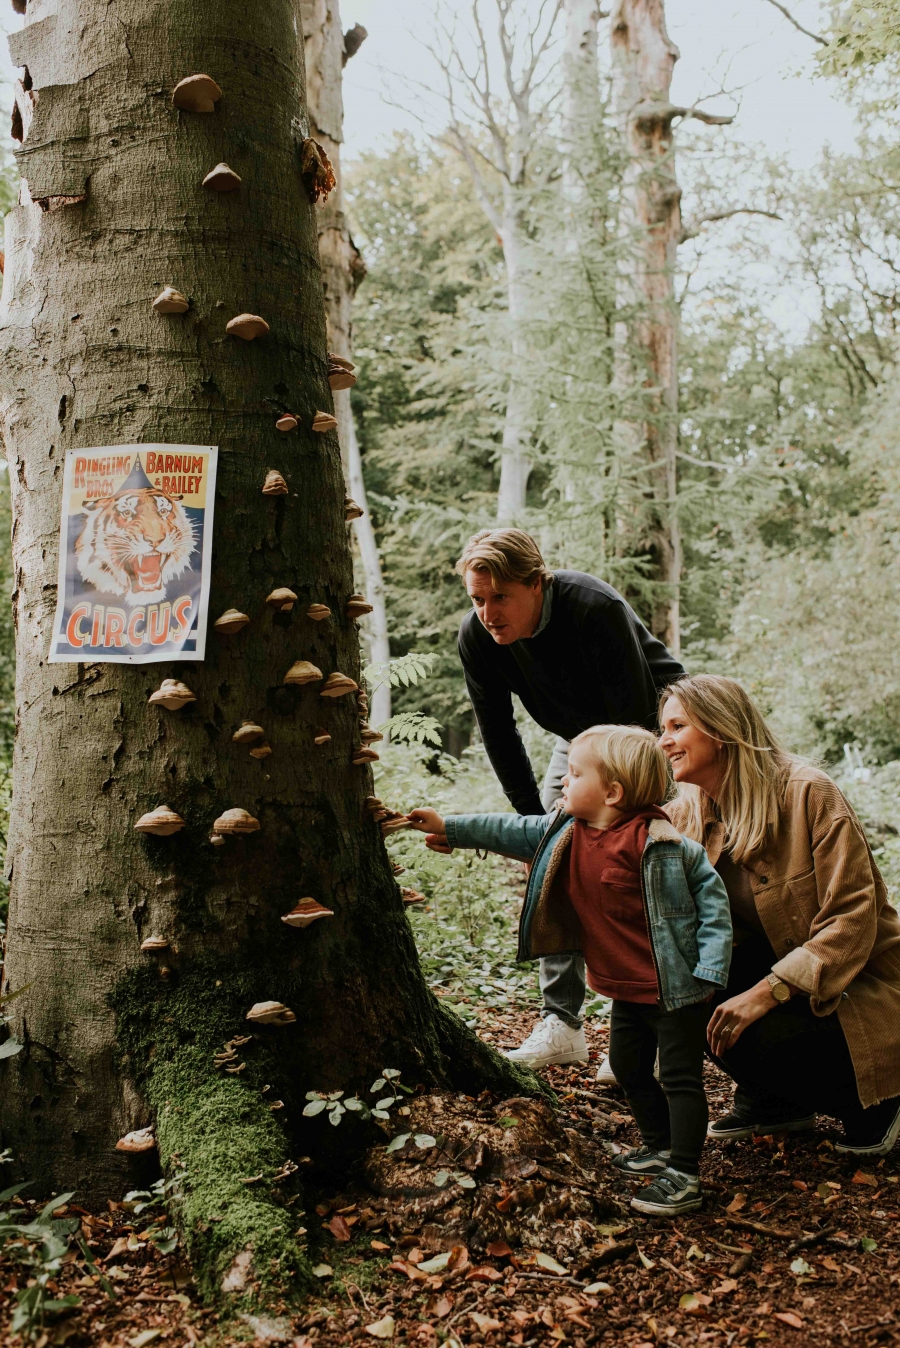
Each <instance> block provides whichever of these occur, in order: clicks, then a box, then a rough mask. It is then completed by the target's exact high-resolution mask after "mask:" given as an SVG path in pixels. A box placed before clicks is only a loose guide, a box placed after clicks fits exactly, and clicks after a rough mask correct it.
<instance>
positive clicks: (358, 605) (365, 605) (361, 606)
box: [344, 594, 372, 618]
mask: <svg viewBox="0 0 900 1348" xmlns="http://www.w3.org/2000/svg"><path fill="white" fill-rule="evenodd" d="M344 612H345V613H346V615H347V617H348V618H363V617H365V615H366V614H367V613H371V612H372V605H371V604H370V603H369V601H368V599H366V597H365V595H362V594H351V596H350V598H349V599H348V600H347V602H346V604H345V605H344Z"/></svg>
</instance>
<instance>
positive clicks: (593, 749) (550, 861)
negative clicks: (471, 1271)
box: [410, 725, 732, 1216]
mask: <svg viewBox="0 0 900 1348" xmlns="http://www.w3.org/2000/svg"><path fill="white" fill-rule="evenodd" d="M667 787H668V777H667V765H666V759H665V755H664V754H663V752H662V750H661V749H660V747H659V745H658V743H657V741H656V738H655V736H653V735H652V734H651V733H650V732H649V731H648V730H641V729H639V728H637V727H632V726H611V725H601V726H593V727H592V728H591V729H590V730H585V731H584V732H583V734H581V735H578V736H577V738H576V739H574V740H573V741H572V744H571V747H570V749H569V770H568V773H567V775H566V776H565V778H564V779H563V797H562V805H563V808H562V809H560V808H559V807H557V808H556V809H555V810H554V811H553V812H552V813H550V814H548V815H514V814H482V815H471V814H458V815H449V816H448V817H447V818H446V819H443V818H441V816H440V815H439V814H437V812H436V811H434V810H429V809H419V810H413V811H412V812H411V814H410V819H411V821H412V822H413V824H414V825H415V827H416V828H418V829H419V830H420V831H421V832H424V833H427V834H428V835H429V836H428V838H427V839H426V843H427V845H428V846H429V847H430V848H431V849H432V850H433V851H438V852H448V851H452V850H453V848H456V847H480V848H483V849H485V850H487V851H491V852H500V853H503V854H505V855H506V856H511V857H516V858H520V859H521V860H523V861H530V862H532V863H533V864H532V867H531V873H530V875H529V879H528V887H527V890H526V893H525V902H524V905H523V908H522V916H521V920H520V925H519V954H518V958H519V959H520V960H527V959H536V958H537V957H538V956H540V955H551V954H559V953H561V952H563V951H571V950H580V951H583V953H584V958H585V963H586V965H587V971H588V983H589V985H590V987H591V988H592V989H593V990H594V991H595V992H599V993H602V994H603V995H604V996H607V997H611V998H612V1014H611V1019H610V1043H609V1053H610V1065H611V1067H612V1069H613V1071H614V1072H615V1075H616V1080H617V1081H618V1082H619V1084H620V1085H621V1087H622V1089H623V1090H624V1092H625V1095H626V1097H627V1099H628V1104H629V1106H630V1107H631V1111H632V1113H633V1115H634V1117H635V1120H636V1122H637V1125H638V1128H639V1129H640V1134H641V1138H642V1140H643V1146H641V1147H637V1148H634V1149H632V1150H631V1151H627V1152H623V1153H622V1154H620V1155H618V1156H615V1157H613V1161H612V1164H613V1165H614V1166H617V1167H618V1169H620V1170H622V1171H624V1172H625V1173H626V1174H629V1175H636V1176H645V1175H646V1176H652V1177H653V1180H652V1183H650V1184H649V1185H648V1186H646V1187H645V1188H643V1189H642V1190H641V1191H640V1193H639V1194H638V1195H637V1196H636V1197H635V1198H633V1199H632V1207H634V1208H636V1209H637V1210H638V1211H639V1212H647V1213H653V1214H655V1215H664V1216H674V1215H676V1214H678V1213H682V1212H689V1211H691V1210H692V1209H694V1208H698V1207H699V1206H700V1204H701V1202H702V1193H701V1189H700V1178H699V1169H700V1153H701V1150H702V1148H703V1141H704V1138H705V1137H706V1128H707V1123H708V1117H709V1116H708V1110H707V1104H706V1095H705V1092H704V1090H703V1055H704V1045H705V1042H706V1025H707V1021H708V1019H709V1013H710V1006H709V999H710V997H711V996H712V994H713V991H714V989H715V988H716V987H723V988H724V987H725V986H726V983H727V981H728V966H729V963H730V960H731V944H732V934H731V915H730V912H729V905H728V895H727V893H726V892H725V886H724V885H723V883H722V881H721V880H720V879H719V877H718V875H717V874H716V872H715V871H714V870H713V868H712V866H711V865H710V863H709V860H708V859H707V856H706V853H705V851H704V850H703V848H702V847H701V846H700V844H699V843H696V842H693V841H691V840H690V839H689V838H684V837H682V836H681V834H680V833H678V831H677V830H676V829H675V828H674V827H673V826H672V824H671V823H670V822H669V820H668V818H667V816H666V814H665V812H664V811H663V810H662V809H661V808H660V806H661V803H662V801H664V800H665V797H666V792H667ZM657 1053H658V1054H659V1081H657V1080H656V1078H655V1077H654V1074H653V1069H654V1065H655V1063H656V1058H657Z"/></svg>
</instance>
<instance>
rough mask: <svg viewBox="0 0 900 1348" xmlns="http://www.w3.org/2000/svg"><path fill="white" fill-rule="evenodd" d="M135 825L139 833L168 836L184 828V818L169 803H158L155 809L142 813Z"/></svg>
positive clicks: (161, 836)
mask: <svg viewBox="0 0 900 1348" xmlns="http://www.w3.org/2000/svg"><path fill="white" fill-rule="evenodd" d="M134 827H135V832H137V833H155V834H156V835H157V837H160V838H168V837H169V835H170V834H172V833H179V832H180V831H181V829H183V828H184V820H183V819H182V817H181V815H180V814H176V813H175V811H174V810H170V809H169V807H168V805H158V806H157V808H156V809H155V810H150V811H149V812H148V813H147V814H142V815H141V817H140V819H139V820H138V821H137V823H136V824H135V826H134Z"/></svg>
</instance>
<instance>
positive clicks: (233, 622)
mask: <svg viewBox="0 0 900 1348" xmlns="http://www.w3.org/2000/svg"><path fill="white" fill-rule="evenodd" d="M249 621H250V619H249V618H248V617H247V615H246V613H240V612H239V611H238V610H237V609H236V608H227V609H226V610H225V612H224V613H223V614H222V616H221V618H216V621H215V622H214V623H213V627H214V628H215V629H216V631H217V632H221V633H223V635H224V636H231V634H232V633H233V632H239V631H240V630H241V628H242V627H246V626H247V624H248V622H249Z"/></svg>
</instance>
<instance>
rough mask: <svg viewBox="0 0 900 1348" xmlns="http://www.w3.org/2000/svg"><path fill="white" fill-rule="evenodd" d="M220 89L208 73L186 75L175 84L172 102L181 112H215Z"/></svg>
mask: <svg viewBox="0 0 900 1348" xmlns="http://www.w3.org/2000/svg"><path fill="white" fill-rule="evenodd" d="M221 97H222V90H221V89H220V88H219V86H218V85H217V84H216V82H215V80H214V79H213V78H212V77H211V76H210V75H188V76H187V77H186V78H185V79H183V80H181V81H180V82H179V83H178V84H176V86H175V91H174V93H173V94H172V102H173V103H174V105H175V107H176V108H181V110H182V111H183V112H215V110H216V104H217V103H218V101H219V99H220V98H221Z"/></svg>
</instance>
